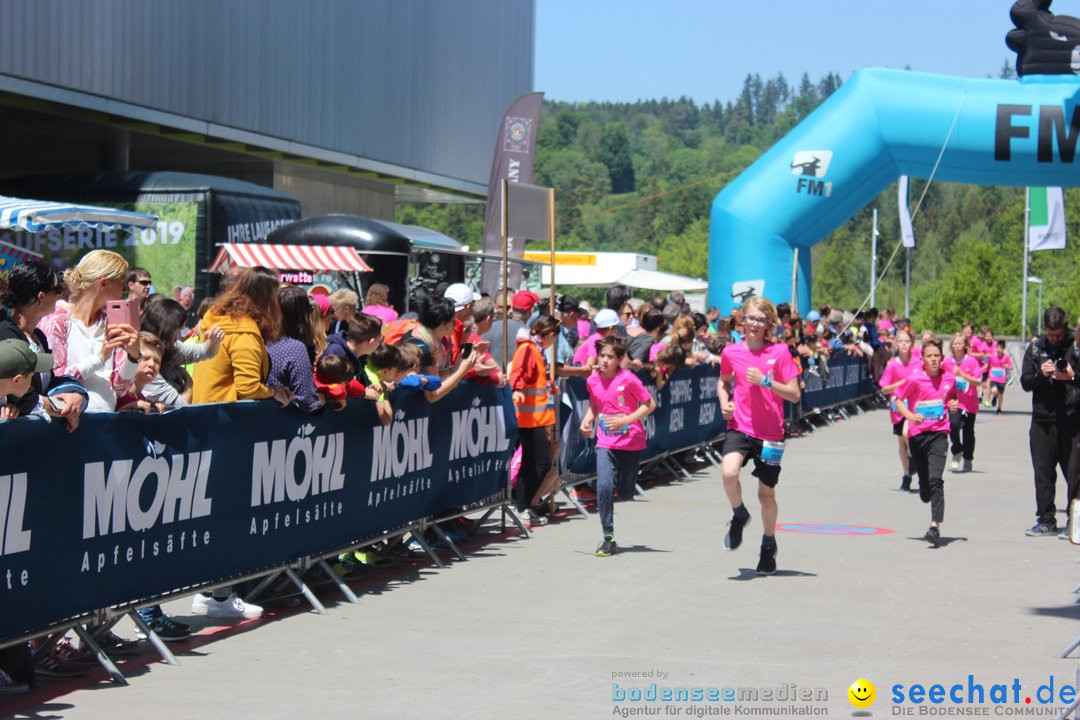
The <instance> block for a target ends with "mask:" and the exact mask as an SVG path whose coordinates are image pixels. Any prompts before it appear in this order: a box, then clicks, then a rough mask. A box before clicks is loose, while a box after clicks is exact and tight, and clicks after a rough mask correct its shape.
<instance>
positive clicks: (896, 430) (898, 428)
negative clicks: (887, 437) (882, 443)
mask: <svg viewBox="0 0 1080 720" xmlns="http://www.w3.org/2000/svg"><path fill="white" fill-rule="evenodd" d="M906 422H907V420H905V419H904V418H900V421H899V422H894V423H893V426H892V434H893V435H895V436H897V437H902V436H903V434H904V423H906Z"/></svg>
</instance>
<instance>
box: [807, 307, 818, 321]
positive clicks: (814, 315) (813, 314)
mask: <svg viewBox="0 0 1080 720" xmlns="http://www.w3.org/2000/svg"><path fill="white" fill-rule="evenodd" d="M806 319H807V320H809V321H810V322H817V321H818V320H820V319H821V313H819V312H818V311H817V310H811V311H810V312H808V313H806Z"/></svg>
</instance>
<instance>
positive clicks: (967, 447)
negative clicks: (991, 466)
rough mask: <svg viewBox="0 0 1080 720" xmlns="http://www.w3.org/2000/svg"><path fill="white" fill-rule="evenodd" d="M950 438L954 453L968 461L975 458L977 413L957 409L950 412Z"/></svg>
mask: <svg viewBox="0 0 1080 720" xmlns="http://www.w3.org/2000/svg"><path fill="white" fill-rule="evenodd" d="M949 438H950V439H951V440H952V454H953V455H962V456H963V458H964V459H965V460H967V461H969V462H970V461H971V460H972V459H974V458H975V413H969V412H965V411H963V410H957V411H956V412H951V413H949Z"/></svg>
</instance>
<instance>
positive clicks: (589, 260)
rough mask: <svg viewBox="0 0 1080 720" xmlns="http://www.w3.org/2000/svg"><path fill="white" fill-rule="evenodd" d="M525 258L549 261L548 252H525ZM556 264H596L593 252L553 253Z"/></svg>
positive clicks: (549, 254)
mask: <svg viewBox="0 0 1080 720" xmlns="http://www.w3.org/2000/svg"><path fill="white" fill-rule="evenodd" d="M525 259H526V260H531V261H533V262H541V263H549V262H551V253H549V252H531V251H530V252H526V253H525ZM555 264H556V265H596V255H595V254H593V253H564V252H557V253H555Z"/></svg>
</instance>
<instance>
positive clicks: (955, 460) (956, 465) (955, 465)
mask: <svg viewBox="0 0 1080 720" xmlns="http://www.w3.org/2000/svg"><path fill="white" fill-rule="evenodd" d="M949 469H950V470H952V471H953V472H960V455H959V454H957V455H953V456H952V462H950V463H949Z"/></svg>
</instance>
